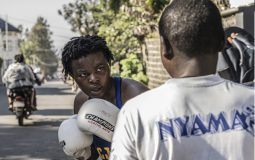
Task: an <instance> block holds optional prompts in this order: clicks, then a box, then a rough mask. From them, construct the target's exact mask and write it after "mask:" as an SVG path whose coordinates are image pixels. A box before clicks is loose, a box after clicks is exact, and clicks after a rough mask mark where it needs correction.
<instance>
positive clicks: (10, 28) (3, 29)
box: [0, 18, 21, 32]
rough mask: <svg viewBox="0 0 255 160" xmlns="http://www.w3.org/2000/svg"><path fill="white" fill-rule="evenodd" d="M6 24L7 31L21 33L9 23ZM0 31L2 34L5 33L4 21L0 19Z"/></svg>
mask: <svg viewBox="0 0 255 160" xmlns="http://www.w3.org/2000/svg"><path fill="white" fill-rule="evenodd" d="M7 24H8V31H12V32H21V31H20V30H19V29H18V28H16V27H14V26H13V25H11V24H10V23H7ZM0 29H1V30H2V32H5V21H4V20H3V19H2V18H0Z"/></svg>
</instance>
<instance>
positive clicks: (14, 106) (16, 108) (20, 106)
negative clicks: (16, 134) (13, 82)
mask: <svg viewBox="0 0 255 160" xmlns="http://www.w3.org/2000/svg"><path fill="white" fill-rule="evenodd" d="M34 93H35V91H34V88H33V87H20V88H14V89H10V94H9V98H10V100H11V102H10V105H11V106H10V110H11V111H12V112H13V114H15V115H16V117H17V119H18V124H19V126H23V125H24V118H25V119H28V117H29V116H30V115H31V114H32V111H34V109H33V106H32V105H34V104H33V103H34V96H33V94H34Z"/></svg>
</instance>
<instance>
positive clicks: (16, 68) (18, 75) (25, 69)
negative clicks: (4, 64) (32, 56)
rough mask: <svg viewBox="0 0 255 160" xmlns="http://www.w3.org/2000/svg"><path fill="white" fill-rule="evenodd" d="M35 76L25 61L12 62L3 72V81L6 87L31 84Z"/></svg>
mask: <svg viewBox="0 0 255 160" xmlns="http://www.w3.org/2000/svg"><path fill="white" fill-rule="evenodd" d="M34 82H35V76H34V74H33V71H32V69H31V68H30V67H29V66H28V65H27V64H25V63H13V64H11V65H10V66H9V67H8V68H7V70H6V71H5V73H4V76H3V83H4V84H5V85H6V87H7V88H9V89H12V88H17V87H24V86H33V85H34Z"/></svg>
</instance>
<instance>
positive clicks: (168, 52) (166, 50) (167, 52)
mask: <svg viewBox="0 0 255 160" xmlns="http://www.w3.org/2000/svg"><path fill="white" fill-rule="evenodd" d="M160 49H161V54H162V55H163V56H164V57H165V58H167V59H172V58H173V49H172V46H171V44H170V42H169V41H168V40H167V39H166V38H164V37H163V36H160Z"/></svg>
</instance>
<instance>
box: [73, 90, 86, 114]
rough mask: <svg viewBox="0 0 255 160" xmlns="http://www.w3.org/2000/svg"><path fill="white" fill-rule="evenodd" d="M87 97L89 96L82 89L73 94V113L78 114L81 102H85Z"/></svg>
mask: <svg viewBox="0 0 255 160" xmlns="http://www.w3.org/2000/svg"><path fill="white" fill-rule="evenodd" d="M88 99H89V97H88V96H87V95H86V94H85V93H83V92H82V91H79V93H78V94H77V95H76V96H75V99H74V106H73V111H74V114H78V112H79V110H80V108H81V106H82V104H83V103H84V102H86V101H87V100H88Z"/></svg>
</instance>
